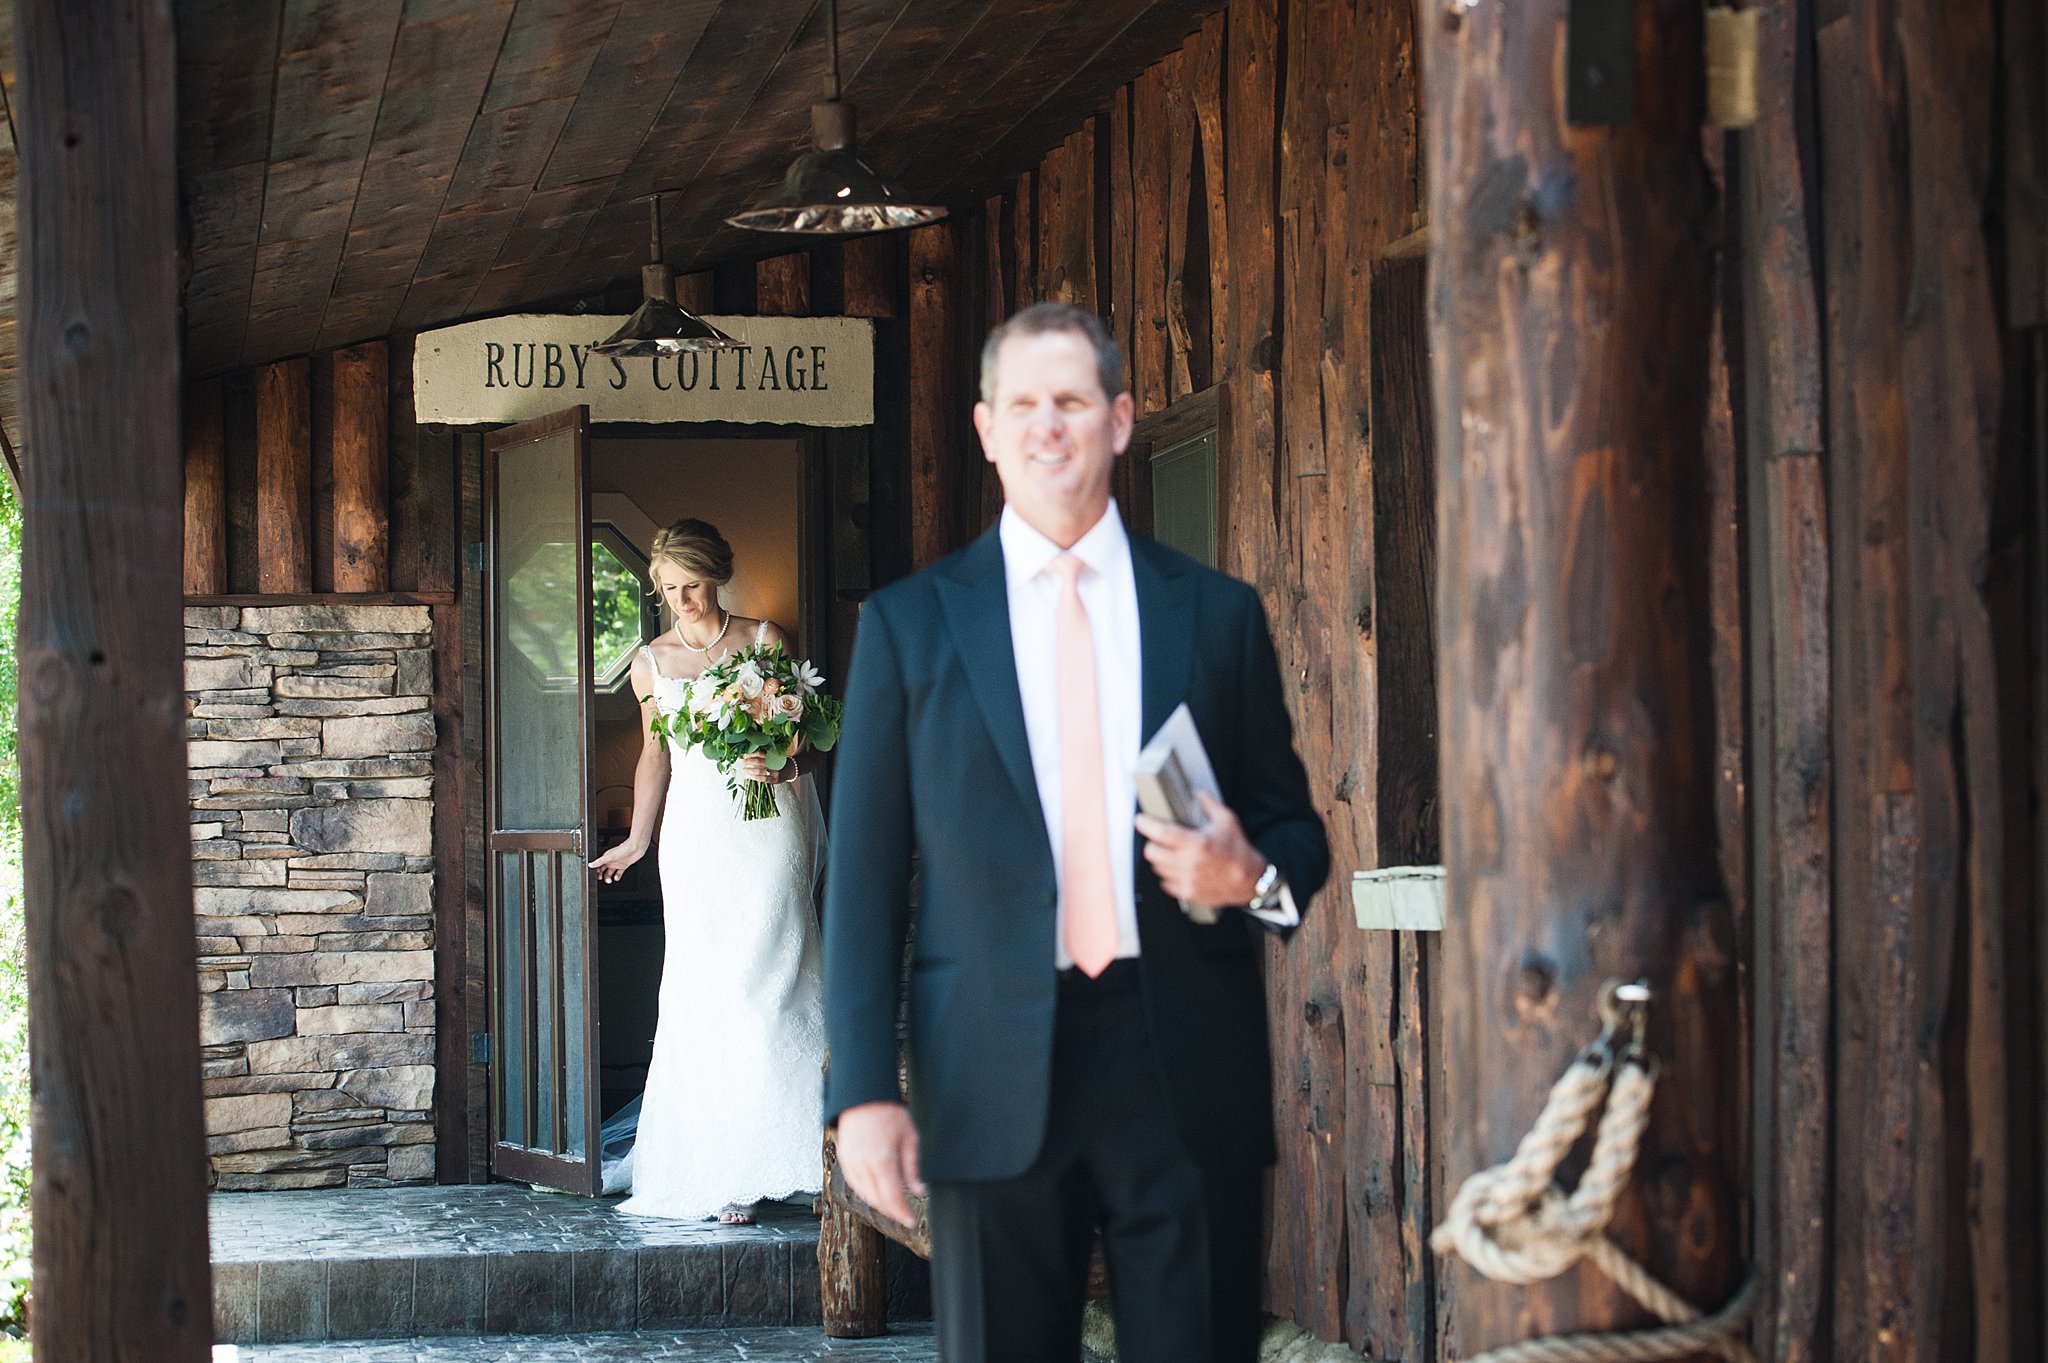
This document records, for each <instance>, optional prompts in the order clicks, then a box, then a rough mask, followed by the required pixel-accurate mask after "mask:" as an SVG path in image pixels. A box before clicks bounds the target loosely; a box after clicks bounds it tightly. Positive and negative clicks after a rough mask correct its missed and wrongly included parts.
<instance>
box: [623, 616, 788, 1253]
mask: <svg viewBox="0 0 2048 1363" xmlns="http://www.w3.org/2000/svg"><path fill="white" fill-rule="evenodd" d="M647 660H648V663H649V664H650V665H654V656H653V654H652V652H651V651H650V652H649V654H648V659H647ZM687 686H688V683H687V682H686V681H682V680H678V679H676V678H672V677H664V676H663V675H662V674H661V669H660V667H659V666H658V665H654V703H655V705H656V706H657V708H659V709H660V710H662V711H663V712H664V713H666V712H670V711H673V710H675V709H677V708H679V707H680V706H681V705H682V704H683V699H684V692H685V690H686V688H687ZM810 785H811V782H810V781H809V780H808V779H807V780H804V781H802V782H798V783H793V784H790V785H780V786H777V787H775V801H776V805H777V807H778V808H779V809H780V810H781V816H780V817H779V818H773V819H755V820H751V821H749V820H745V819H742V818H741V817H740V809H739V803H738V801H737V800H736V799H735V798H734V796H733V795H732V794H731V793H730V792H729V791H727V789H726V778H725V777H724V776H723V775H722V774H720V772H719V770H718V768H717V766H716V765H715V764H714V763H713V762H712V761H711V760H710V759H709V758H707V757H705V756H704V755H703V754H702V753H701V752H698V751H696V750H694V749H692V750H690V751H687V752H683V751H678V750H676V749H673V748H672V749H670V751H669V778H668V799H667V803H666V805H665V806H664V812H663V814H662V822H661V845H660V857H661V860H660V867H661V894H662V924H663V928H664V930H665V932H666V935H667V944H666V946H665V948H664V951H663V956H662V966H661V1004H660V1013H659V1015H658V1018H657V1020H656V1023H655V1028H654V1059H653V1063H652V1064H651V1065H650V1066H649V1068H648V1072H647V1091H646V1094H645V1095H644V1097H643V1098H642V1100H641V1107H640V1122H639V1130H638V1133H637V1135H636V1137H635V1139H634V1143H633V1148H632V1150H631V1151H630V1152H628V1153H627V1155H626V1156H625V1158H624V1159H623V1160H622V1161H620V1162H619V1163H618V1164H617V1165H615V1166H609V1167H607V1168H606V1170H605V1191H606V1192H608V1193H609V1192H618V1191H621V1190H624V1189H627V1188H630V1189H631V1190H632V1196H631V1197H629V1198H628V1199H627V1200H626V1201H625V1202H623V1203H621V1204H620V1206H619V1210H620V1211H622V1212H628V1213H631V1214H634V1215H638V1216H665V1217H688V1218H700V1217H706V1216H714V1215H716V1214H717V1213H718V1212H719V1211H720V1210H721V1209H722V1208H724V1207H726V1206H729V1205H735V1204H737V1205H739V1206H745V1205H747V1204H748V1203H751V1202H755V1201H758V1200H765V1199H772V1198H783V1197H789V1196H793V1195H795V1194H797V1193H808V1192H814V1191H816V1190H817V1188H818V1186H819V1182H820V1179H821V1177H822V1173H823V1167H822V1153H821V1126H820V1119H821V1106H822V1096H821V1092H820V1071H821V1067H822V1065H823V1062H824V1055H825V1024H824V1001H823V990H822V975H821V972H820V964H819V942H818V927H817V921H816V918H815V916H814V914H813V912H812V907H811V906H812V885H813V874H814V870H815V868H816V861H817V854H818V851H819V844H820V841H821V839H820V837H819V833H820V832H821V829H822V824H821V821H820V819H819V815H818V803H817V798H816V796H815V795H814V794H813V793H811V791H810V790H809V787H810ZM707 853H708V855H707ZM708 868H716V869H715V870H714V869H708Z"/></svg>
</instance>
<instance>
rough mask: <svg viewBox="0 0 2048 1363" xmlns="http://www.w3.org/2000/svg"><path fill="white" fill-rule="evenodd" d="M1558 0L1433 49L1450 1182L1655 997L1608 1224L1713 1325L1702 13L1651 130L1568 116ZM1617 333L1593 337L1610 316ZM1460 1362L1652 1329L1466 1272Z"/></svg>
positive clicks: (1439, 23)
mask: <svg viewBox="0 0 2048 1363" xmlns="http://www.w3.org/2000/svg"><path fill="white" fill-rule="evenodd" d="M1568 4H1569V0H1528V2H1527V3H1523V4H1518V5H1511V6H1510V5H1476V6H1449V7H1439V8H1438V9H1435V10H1432V11H1430V12H1429V13H1428V14H1427V15H1426V22H1424V23H1423V24H1422V25H1420V27H1421V28H1422V29H1423V31H1424V34H1425V37H1424V40H1423V41H1424V58H1425V61H1424V70H1425V73H1426V85H1427V92H1426V96H1425V99H1424V101H1423V103H1424V107H1426V108H1428V109H1429V110H1430V131H1431V136H1430V138H1429V144H1428V154H1429V157H1430V162H1431V165H1430V175H1429V182H1430V187H1431V202H1430V208H1429V224H1430V229H1429V230H1430V254H1431V271H1430V276H1431V286H1432V316H1431V339H1432V347H1431V350H1432V357H1431V358H1432V366H1433V371H1434V380H1435V384H1434V386H1435V395H1436V401H1435V407H1436V434H1437V439H1438V440H1439V441H1441V442H1442V447H1443V457H1442V459H1441V460H1440V461H1439V465H1438V467H1439V469H1440V484H1439V486H1440V493H1439V496H1440V501H1439V526H1440V530H1441V534H1440V536H1439V553H1440V560H1439V561H1440V565H1441V573H1442V582H1443V587H1442V591H1441V592H1440V594H1439V621H1440V627H1441V636H1442V640H1443V652H1442V657H1441V667H1442V673H1441V682H1442V685H1441V694H1442V696H1443V702H1442V708H1443V719H1444V738H1443V749H1442V763H1443V765H1442V787H1443V798H1444V812H1445V828H1444V832H1445V853H1446V857H1445V863H1446V866H1447V868H1448V886H1447V888H1448V897H1449V905H1448V912H1447V924H1448V929H1447V931H1446V933H1445V934H1444V943H1443V950H1444V966H1445V971H1446V973H1445V978H1444V982H1443V988H1442V994H1441V998H1442V1000H1443V1020H1444V1023H1445V1025H1446V1031H1445V1036H1444V1047H1443V1049H1444V1056H1445V1062H1446V1065H1445V1068H1446V1072H1447V1073H1446V1078H1447V1088H1446V1091H1445V1093H1444V1100H1443V1109H1442V1110H1443V1117H1444V1120H1443V1125H1442V1127H1441V1130H1442V1132H1443V1134H1444V1137H1445V1140H1446V1144H1447V1151H1446V1159H1447V1174H1448V1178H1449V1181H1450V1184H1451V1186H1452V1187H1455V1186H1456V1184H1457V1182H1458V1181H1459V1180H1462V1179H1463V1178H1464V1177H1466V1176H1467V1175H1469V1174H1471V1173H1472V1172H1473V1171H1474V1170H1475V1169H1477V1168H1480V1167H1482V1166H1486V1165H1491V1164H1495V1163H1498V1162H1500V1161H1501V1160H1503V1159H1505V1158H1506V1157H1507V1156H1508V1155H1510V1154H1511V1153H1512V1152H1513V1150H1514V1147H1515V1143H1516V1142H1517V1141H1518V1140H1519V1139H1520V1138H1521V1136H1522V1135H1523V1133H1524V1132H1526V1131H1528V1130H1529V1128H1530V1126H1531V1125H1532V1123H1533V1122H1534V1120H1535V1118H1536V1115H1537V1113H1538V1112H1539V1111H1540V1109H1541V1107H1542V1105H1543V1101H1544V1098H1545V1095H1546V1094H1547V1092H1548V1090H1549V1088H1550V1085H1551V1084H1552V1083H1553V1082H1554V1081H1555V1079H1556V1078H1557V1076H1558V1075H1559V1073H1560V1072H1561V1071H1562V1070H1563V1069H1564V1067H1565V1066H1566V1065H1567V1064H1568V1063H1569V1061H1570V1060H1571V1058H1572V1056H1573V1054H1574V1053H1575V1052H1576V1051H1577V1050H1578V1049H1579V1047H1580V1046H1582V1045H1583V1044H1584V1043H1585V1042H1586V1041H1588V1040H1590V1039H1591V1037H1592V1035H1593V1034H1594V1032H1595V1030H1596V1029H1597V1026H1598V1023H1597V1020H1596V1017H1595V1012H1594V1002H1595V998H1596V995H1597V992H1598V990H1599V988H1600V986H1601V983H1602V981H1604V980H1607V979H1616V978H1619V979H1628V978H1633V977H1635V976H1638V975H1641V976H1646V977H1647V978H1648V979H1649V981H1650V984H1651V986H1652V988H1653V989H1654V990H1655V996H1656V997H1655V1003H1654V1006H1653V1009H1652V1013H1651V1028H1650V1035H1649V1044H1650V1046H1651V1048H1652V1050H1653V1051H1654V1052H1655V1054H1656V1055H1657V1057H1658V1059H1659V1061H1660V1062H1661V1064H1662V1067H1663V1080H1662V1083H1661V1084H1660V1085H1659V1088H1658V1091H1657V1103H1656V1106H1655V1109H1654V1111H1653V1113H1652V1120H1651V1126H1650V1130H1649V1132H1648V1134H1647V1136H1646V1138H1645V1142H1644V1146H1643V1151H1642V1156H1641V1159H1640V1160H1639V1161H1638V1163H1637V1165H1636V1170H1635V1174H1634V1177H1633V1179H1632V1180H1631V1182H1630V1184H1629V1188H1628V1190H1627V1195H1626V1200H1625V1202H1624V1206H1623V1212H1622V1215H1621V1216H1620V1218H1619V1219H1618V1222H1617V1225H1616V1227H1615V1232H1616V1234H1617V1235H1618V1237H1619V1238H1620V1239H1621V1240H1622V1242H1623V1243H1624V1244H1625V1245H1627V1246H1628V1247H1629V1248H1630V1249H1631V1250H1633V1251H1634V1252H1635V1253H1637V1254H1638V1255H1639V1256H1641V1257H1642V1258H1643V1259H1644V1261H1645V1262H1646V1263H1647V1264H1648V1265H1649V1267H1650V1268H1651V1270H1652V1271H1653V1272H1655V1273H1656V1274H1657V1275H1658V1276H1660V1277H1661V1278H1663V1279H1664V1280H1665V1281H1666V1282H1668V1283H1669V1284H1671V1286H1672V1287H1674V1288H1675V1289H1677V1290H1678V1291H1679V1292H1680V1293H1682V1294H1684V1295H1685V1296H1686V1297H1688V1298H1690V1299H1691V1300H1692V1301H1694V1302H1696V1303H1697V1304H1699V1305H1700V1306H1702V1307H1703V1308H1706V1309H1709V1310H1711V1309H1714V1308H1716V1307H1719V1306H1720V1305H1721V1304H1722V1303H1723V1302H1724V1301H1726V1300H1727V1298H1728V1296H1729V1294H1730V1293H1731V1292H1732V1291H1733V1289H1734V1287H1735V1280H1736V1276H1737V1275H1736V1271H1735V1270H1736V1260H1737V1254H1738V1248H1739V1246H1738V1241H1737V1228H1736V1197H1735V1191H1736V1190H1735V1183H1736V1172H1735V1171H1736V1164H1737V1159H1736V1155H1737V1148H1738V1144H1739V1141H1738V1135H1737V1131H1736V1127H1735V1123H1736V1118H1737V1115H1738V1112H1739V1102H1738V1093H1739V1088H1740V1076H1741V1074H1742V1057H1741V1055H1740V1054H1739V1052H1738V1050H1737V1048H1736V1047H1735V1045H1734V1038H1735V1037H1736V1036H1737V1029H1736V1026H1735V1017H1736V1013H1735V994H1736V980H1735V977H1734V972H1733V969H1732V962H1733V960H1734V956H1735V952H1734V943H1733V940H1732V925H1731V923H1730V921H1729V916H1728V912H1727V906H1726V904H1725V902H1724V901H1723V897H1722V892H1721V890H1720V887H1719V885H1718V874H1717V870H1716V858H1715V853H1714V813H1713V773H1712V726H1711V722H1710V716H1709V713H1708V711H1709V707H1710V699H1709V697H1708V696H1707V695H1706V694H1704V686H1703V679H1704V678H1705V677H1706V675H1707V657H1708V652H1709V648H1710V643H1711V641H1710V638H1709V635H1708V632H1707V629H1706V618H1707V615H1706V612H1707V583H1706V564H1707V557H1706V551H1705V527H1704V525H1703V523H1702V521H1703V516H1702V514H1701V511H1700V508H1701V507H1702V506H1703V505H1704V504H1705V490H1704V487H1703V485H1702V482H1701V475H1700V467H1701V463H1702V448H1701V442H1702V440H1703V429H1704V423H1705V401H1706V387H1705V382H1706V374H1707V339H1708V334H1709V328H1710V322H1711V316H1712V298H1711V290H1710V287H1709V286H1710V281H1711V279H1712V261H1711V258H1710V254H1709V247H1708V242H1709V240H1710V238H1711V235H1712V234H1711V232H1710V231H1709V226H1708V213H1709V209H1710V203H1709V194H1708V182H1707V176H1706V170H1705V166H1704V164H1703V162H1702V159H1701V153H1700V119H1701V99H1702V97H1701V91H1700V88H1699V87H1700V71H1701V65H1702V58H1701V51H1700V44H1701V36H1700V10H1699V7H1698V6H1697V5H1696V4H1689V3H1687V0H1652V3H1647V4H1644V5H1641V6H1637V7H1635V14H1636V22H1637V24H1638V25H1639V31H1638V33H1637V41H1636V42H1635V45H1634V51H1635V52H1636V53H1637V59H1638V61H1639V62H1641V63H1643V64H1644V65H1645V66H1646V68H1647V69H1645V70H1643V71H1642V72H1640V73H1639V75H1638V78H1637V80H1636V91H1637V96H1636V101H1635V107H1634V115H1633V121H1632V122H1629V123H1627V124H1623V125H1620V126H1615V127H1606V128H1572V127H1567V126H1566V124H1565V121H1564V118H1563V115H1562V110H1561V103H1562V99H1563V92H1562V89H1561V87H1560V83H1559V80H1558V77H1557V74H1556V73H1557V72H1558V71H1559V69H1560V62H1559V60H1558V58H1559V54H1558V52H1557V44H1558V43H1559V42H1561V41H1562V40H1563V39H1562V35H1563V33H1564V29H1565V18H1566V15H1565V11H1566V9H1567V8H1568ZM1596 319H1597V320H1596ZM1453 1279H1454V1282H1453V1290H1454V1305H1453V1309H1452V1322H1453V1328H1454V1332H1455V1338H1454V1339H1453V1340H1447V1341H1443V1342H1442V1345H1443V1346H1444V1347H1449V1348H1453V1349H1456V1350H1458V1351H1460V1352H1461V1353H1462V1354H1463V1355H1465V1356H1470V1355H1471V1354H1474V1353H1477V1352H1479V1351H1480V1350H1482V1349H1486V1348H1491V1347H1494V1346H1496V1345H1500V1344H1504V1343H1507V1342H1509V1341H1511V1340H1518V1339H1523V1338H1526V1337H1529V1336H1531V1335H1534V1334H1538V1333H1546V1332H1549V1331H1552V1330H1558V1329H1579V1328H1588V1329H1596V1330H1597V1329H1603V1328H1612V1327H1617V1326H1627V1325H1633V1324H1637V1323H1640V1322H1641V1321H1642V1320H1643V1315H1642V1313H1641V1312H1640V1311H1639V1310H1638V1309H1637V1308H1636V1307H1635V1305H1634V1304H1633V1303H1632V1302H1630V1301H1629V1300H1628V1299H1627V1298H1626V1297H1624V1296H1623V1295H1622V1294H1621V1293H1620V1292H1619V1291H1618V1290H1617V1289H1615V1288H1614V1287H1613V1286H1612V1285H1611V1284H1610V1283H1608V1282H1607V1281H1606V1280H1605V1279H1604V1278H1603V1277H1602V1276H1601V1275H1600V1274H1599V1273H1598V1271H1597V1270H1594V1269H1591V1268H1587V1267H1580V1268H1577V1269H1574V1270H1572V1271H1570V1272H1568V1273H1567V1274H1565V1275H1564V1276H1563V1277H1561V1278H1559V1279H1557V1280H1554V1281H1552V1282H1549V1283H1545V1284H1540V1285H1537V1286H1534V1287H1531V1288H1526V1289H1523V1288H1514V1287H1507V1286H1502V1285H1499V1284H1495V1283H1491V1282H1488V1281H1486V1280H1484V1279H1482V1278H1479V1277H1478V1276H1477V1275H1476V1274H1475V1273H1473V1272H1472V1271H1471V1270H1469V1269H1466V1268H1464V1267H1462V1265H1461V1266H1460V1267H1459V1268H1458V1269H1456V1270H1455V1271H1454V1274H1453Z"/></svg>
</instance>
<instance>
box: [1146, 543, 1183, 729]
mask: <svg viewBox="0 0 2048 1363" xmlns="http://www.w3.org/2000/svg"><path fill="white" fill-rule="evenodd" d="M1186 569H1187V565H1186V564H1185V563H1184V562H1182V561H1180V560H1179V559H1178V558H1176V557H1174V556H1173V555H1171V554H1169V553H1168V552H1166V551H1165V550H1163V549H1161V548H1160V547H1159V545H1157V544H1156V543H1154V542H1153V541H1151V540H1149V539H1145V538H1143V537H1141V536H1138V535H1132V536H1131V572H1132V574H1133V576H1134V577H1135V578H1136V580H1137V586H1138V638H1139V644H1138V647H1139V649H1140V658H1141V662H1140V672H1141V674H1142V676H1143V678H1144V682H1143V686H1144V693H1145V694H1144V696H1143V697H1142V699H1141V704H1140V712H1141V716H1142V718H1141V720H1140V724H1139V729H1140V732H1139V735H1138V741H1139V742H1140V743H1143V742H1146V741H1147V740H1149V739H1150V738H1151V737H1152V735H1153V734H1155V733H1157V732H1159V726H1160V725H1162V724H1164V723H1165V722H1166V717H1167V716H1168V715H1170V714H1172V713H1173V710H1174V707H1175V706H1177V705H1179V704H1180V703H1181V702H1182V701H1183V700H1186V699H1187V690H1188V660H1189V658H1190V656H1191V654H1192V650H1193V647H1194V634H1195V598H1194V578H1193V576H1192V575H1191V574H1189V573H1188V572H1187V570H1186Z"/></svg>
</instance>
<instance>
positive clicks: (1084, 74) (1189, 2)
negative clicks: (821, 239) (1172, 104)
mask: <svg viewBox="0 0 2048 1363" xmlns="http://www.w3.org/2000/svg"><path fill="white" fill-rule="evenodd" d="M1221 8H1222V4H1221V3H1220V0H1155V3H1153V4H1150V5H1146V6H1143V7H1142V8H1139V9H1137V10H1136V12H1135V13H1134V12H1133V11H1132V9H1131V8H1130V7H1128V6H1116V5H1106V4H1096V3H1092V0H1077V4H1076V5H1075V14H1074V18H1073V19H1072V21H1071V22H1063V23H1061V24H1060V25H1059V26H1058V27H1057V28H1055V29H1054V31H1053V33H1052V35H1051V36H1050V37H1048V38H1047V39H1046V40H1045V41H1044V42H1041V43H1040V44H1039V45H1038V46H1037V47H1036V48H1033V49H1032V51H1031V52H1029V53H1028V54H1026V55H1025V57H1024V58H1023V59H1022V60H1021V61H1019V62H1018V63H1017V65H1016V66H1015V67H1014V68H1013V69H1012V70H1011V71H1010V72H1009V74H1008V75H1006V76H1005V77H1004V79H1003V81H1002V82H1001V87H1000V88H1001V89H1003V90H1004V91H1006V92H1013V93H1014V94H1015V96H1016V98H1014V99H1006V100H1004V101H1001V102H1000V103H999V104H994V105H993V106H992V112H993V113H995V114H997V115H998V116H999V117H998V118H997V119H993V120H992V121H996V122H997V123H998V126H999V127H1000V126H1002V123H1003V122H1007V124H1008V126H1007V129H1006V130H1004V131H1002V132H1000V133H999V134H998V135H996V136H992V137H987V138H984V139H982V141H981V143H980V145H981V146H982V148H983V149H984V150H983V151H982V152H981V154H980V155H978V156H975V157H973V158H969V159H964V160H948V159H942V160H941V161H939V162H937V163H930V162H927V163H924V164H937V165H939V166H941V167H942V168H944V169H947V170H950V171H952V174H951V176H950V177H949V178H947V179H946V180H945V182H944V183H942V184H940V185H939V186H938V188H937V191H936V192H938V193H942V194H943V193H947V192H961V193H970V192H973V191H975V190H976V189H978V188H980V187H982V186H985V185H987V184H989V183H991V182H993V181H994V180H996V179H1000V178H1001V177H1003V176H1005V175H1008V174H1011V173H1013V172H1015V170H1016V169H1017V168H1018V167H1019V166H1024V165H1029V164H1031V162H1032V161H1033V160H1034V159H1036V158H1037V157H1038V156H1040V155H1042V154H1043V153H1044V152H1045V151H1046V150H1047V149H1048V148H1050V147H1051V146H1053V145H1054V144H1055V143H1057V142H1059V141H1060V140H1061V139H1063V138H1064V137H1065V136H1066V135H1067V134H1068V133H1069V132H1071V131H1072V130H1073V128H1074V127H1075V126H1076V125H1078V124H1079V123H1080V122H1081V121H1082V120H1083V119H1085V118H1087V117H1088V116H1089V115H1090V114H1092V113H1094V112H1096V110H1097V109H1098V107H1102V106H1106V104H1107V101H1108V98H1109V92H1110V91H1111V90H1114V89H1116V88H1118V87H1119V86H1122V85H1124V84H1127V83H1128V82H1130V81H1131V80H1133V79H1134V78H1136V76H1137V75H1138V73H1139V72H1141V71H1143V70H1144V69H1145V68H1146V67H1148V66H1150V65H1152V64H1153V63H1154V62H1156V61H1158V60H1159V59H1160V58H1161V57H1164V56H1165V55H1166V54H1167V53H1169V52H1172V51H1175V50H1177V49H1178V48H1179V47H1180V46H1181V45H1182V44H1183V43H1184V42H1186V40H1187V39H1188V38H1189V37H1191V36H1193V34H1194V33H1195V32H1196V30H1198V29H1200V28H1201V26H1202V21H1203V20H1204V19H1206V18H1207V17H1208V16H1209V15H1210V14H1211V13H1213V12H1215V11H1216V10H1218V9H1221Z"/></svg>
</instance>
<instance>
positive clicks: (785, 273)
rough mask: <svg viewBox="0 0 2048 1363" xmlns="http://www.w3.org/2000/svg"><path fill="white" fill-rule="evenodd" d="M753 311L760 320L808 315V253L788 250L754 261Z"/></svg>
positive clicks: (809, 273)
mask: <svg viewBox="0 0 2048 1363" xmlns="http://www.w3.org/2000/svg"><path fill="white" fill-rule="evenodd" d="M754 311H755V312H757V313H759V314H760V315H761V316H763V317H809V316H810V315H811V253H810V252H809V251H791V252H790V253H789V254H787V255H780V256H770V257H768V258H767V259H766V260H757V261H755V262H754Z"/></svg>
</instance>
